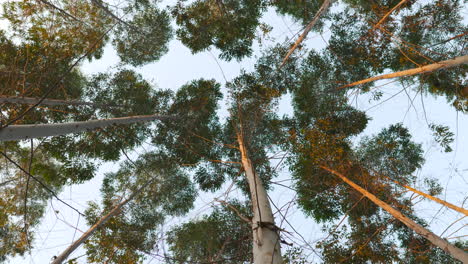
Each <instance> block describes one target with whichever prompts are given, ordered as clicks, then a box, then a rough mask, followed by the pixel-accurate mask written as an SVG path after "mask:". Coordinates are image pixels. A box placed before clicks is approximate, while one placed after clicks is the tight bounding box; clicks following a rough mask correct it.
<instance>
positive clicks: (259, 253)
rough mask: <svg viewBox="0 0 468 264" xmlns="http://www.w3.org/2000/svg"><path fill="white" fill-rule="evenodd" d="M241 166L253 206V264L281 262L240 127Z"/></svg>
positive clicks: (264, 197) (276, 237) (267, 204)
mask: <svg viewBox="0 0 468 264" xmlns="http://www.w3.org/2000/svg"><path fill="white" fill-rule="evenodd" d="M237 141H238V143H239V149H240V153H241V162H242V167H243V168H244V170H245V175H246V177H247V181H248V183H249V189H250V196H251V201H252V207H253V219H252V231H253V258H254V263H255V264H282V263H283V259H282V256H281V247H280V237H279V233H278V228H277V227H276V225H275V220H274V218H273V213H272V211H271V207H270V202H269V201H268V196H267V193H266V190H265V188H264V187H263V184H262V181H261V180H260V178H259V177H258V176H257V175H256V174H255V171H254V168H253V166H252V161H251V160H250V159H249V156H248V153H247V149H246V148H245V144H244V137H243V134H242V128H241V129H240V131H239V132H237Z"/></svg>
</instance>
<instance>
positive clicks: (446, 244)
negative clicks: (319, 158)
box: [320, 166, 468, 263]
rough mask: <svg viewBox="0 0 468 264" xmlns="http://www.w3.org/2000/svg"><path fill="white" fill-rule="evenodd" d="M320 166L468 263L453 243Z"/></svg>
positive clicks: (464, 253)
mask: <svg viewBox="0 0 468 264" xmlns="http://www.w3.org/2000/svg"><path fill="white" fill-rule="evenodd" d="M320 168H322V169H324V170H326V171H328V172H330V173H333V174H334V175H336V176H338V177H339V178H340V179H342V180H343V181H344V182H345V183H347V184H348V185H350V186H351V187H352V188H354V189H355V190H357V191H358V192H360V193H361V194H363V195H364V196H366V197H367V198H368V199H369V200H371V201H372V202H374V203H375V204H376V205H378V206H379V207H381V208H382V209H384V210H385V211H387V212H388V213H390V214H391V215H392V216H393V217H395V218H396V219H398V220H399V221H401V222H402V223H403V224H405V225H406V226H407V227H409V228H410V229H412V230H413V231H414V232H416V233H418V234H419V235H421V236H422V237H424V238H426V239H427V240H429V241H430V242H431V243H432V244H434V245H435V246H437V247H439V248H441V249H442V250H444V251H445V252H447V253H448V254H449V255H451V256H452V257H454V258H456V259H458V260H460V261H461V262H462V263H468V254H467V253H466V252H465V251H463V250H462V249H460V248H457V247H455V246H454V245H452V244H450V243H449V242H447V241H446V240H444V239H442V238H441V237H439V236H437V235H436V234H434V233H432V232H431V231H429V230H427V229H426V228H424V227H422V226H421V225H419V224H417V223H416V222H414V221H413V220H411V219H410V218H409V217H407V216H405V215H403V214H402V213H401V212H400V211H398V210H396V209H394V208H393V207H391V206H390V205H389V204H387V203H385V202H384V201H382V200H380V199H379V198H377V197H376V196H375V195H373V194H372V193H370V192H368V191H367V190H365V189H364V188H362V187H360V186H359V185H357V184H356V183H354V182H352V181H351V180H350V179H348V178H346V177H345V176H344V175H343V174H341V173H339V172H337V171H335V170H333V169H330V168H328V167H325V166H320Z"/></svg>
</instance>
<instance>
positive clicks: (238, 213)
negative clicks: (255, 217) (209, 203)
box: [214, 198, 252, 224]
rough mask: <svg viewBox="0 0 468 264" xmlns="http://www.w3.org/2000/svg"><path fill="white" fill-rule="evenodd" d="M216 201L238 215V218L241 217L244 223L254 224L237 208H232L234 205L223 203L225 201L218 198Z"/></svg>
mask: <svg viewBox="0 0 468 264" xmlns="http://www.w3.org/2000/svg"><path fill="white" fill-rule="evenodd" d="M214 200H215V201H217V202H219V203H222V204H223V205H225V206H227V207H229V209H231V210H232V211H234V213H236V215H237V216H239V218H240V219H242V220H243V221H244V222H246V223H248V224H252V220H251V219H249V218H248V217H246V216H244V215H242V214H241V213H240V212H239V210H237V208H236V207H234V206H232V204H230V203H228V202H226V201H223V200H219V199H217V198H215V199H214Z"/></svg>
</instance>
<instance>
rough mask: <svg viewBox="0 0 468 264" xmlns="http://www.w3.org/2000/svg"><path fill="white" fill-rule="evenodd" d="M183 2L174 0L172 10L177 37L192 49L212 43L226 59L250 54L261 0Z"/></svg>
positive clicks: (207, 46)
mask: <svg viewBox="0 0 468 264" xmlns="http://www.w3.org/2000/svg"><path fill="white" fill-rule="evenodd" d="M183 2H185V1H184V0H182V1H178V2H177V5H176V6H175V7H174V8H173V10H172V14H173V15H174V16H175V18H176V23H177V25H179V28H178V29H177V36H178V38H179V39H180V40H181V41H182V43H184V44H185V45H187V47H189V48H190V49H191V50H192V51H193V52H194V53H195V52H200V51H204V50H207V49H208V48H209V47H210V46H211V45H213V46H215V47H216V48H218V49H220V50H221V55H220V57H221V58H223V59H226V60H231V59H233V58H235V59H238V60H240V59H242V58H243V57H245V56H249V55H251V53H252V48H251V46H252V42H253V39H254V38H255V30H256V28H257V26H258V25H259V19H260V16H261V11H262V9H263V6H262V1H261V0H224V1H219V0H208V1H203V0H197V1H195V2H193V3H191V4H189V5H187V6H184V4H183Z"/></svg>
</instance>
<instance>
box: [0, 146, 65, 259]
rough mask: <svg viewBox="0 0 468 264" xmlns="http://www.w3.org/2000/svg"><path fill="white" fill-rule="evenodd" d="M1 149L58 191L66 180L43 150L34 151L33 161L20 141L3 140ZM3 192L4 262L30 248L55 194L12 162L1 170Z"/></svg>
mask: <svg viewBox="0 0 468 264" xmlns="http://www.w3.org/2000/svg"><path fill="white" fill-rule="evenodd" d="M0 150H1V151H2V152H3V153H6V154H7V155H8V156H9V157H10V158H12V159H13V160H15V161H16V162H18V163H19V164H20V165H21V166H23V168H26V169H27V170H30V173H31V174H33V175H34V176H36V178H37V179H38V180H40V181H42V182H43V183H44V184H46V185H47V186H48V187H49V188H50V189H52V190H53V191H55V192H58V191H59V190H60V189H61V187H62V185H63V182H64V180H66V179H63V175H61V173H60V170H59V167H58V166H57V163H56V162H54V160H53V159H51V158H50V157H49V156H48V155H47V153H44V152H43V151H41V150H37V151H35V155H34V157H33V159H32V161H30V158H29V157H30V149H29V148H25V147H21V146H19V144H18V143H8V144H5V145H3V144H2V146H1V147H0ZM30 162H31V163H30ZM0 163H1V164H8V161H7V160H6V159H5V158H3V156H2V157H1V159H0ZM29 164H31V167H29ZM28 181H29V183H27V182H28ZM26 186H27V187H26ZM26 192H27V194H26ZM0 194H1V195H0V262H3V261H5V260H7V258H8V257H14V256H18V255H19V256H22V255H24V253H26V252H27V250H28V248H29V244H31V243H32V241H33V239H34V232H33V230H34V229H35V228H37V227H38V225H39V224H40V220H41V218H42V216H43V215H44V213H45V208H46V205H47V203H48V201H49V199H50V198H51V197H52V194H51V193H50V192H48V191H47V190H45V189H44V188H43V187H42V186H41V185H40V184H39V183H38V182H37V181H35V180H34V179H32V178H29V180H28V176H27V175H26V174H25V173H23V172H21V171H20V170H18V169H17V168H16V167H14V166H13V165H11V166H2V168H1V170H0ZM26 195H27V200H26ZM25 205H26V207H25Z"/></svg>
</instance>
